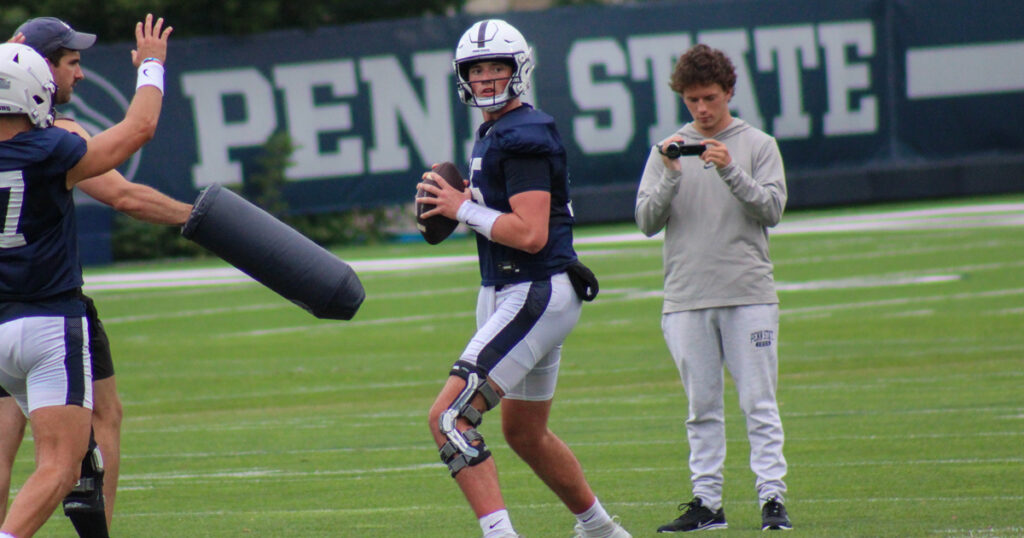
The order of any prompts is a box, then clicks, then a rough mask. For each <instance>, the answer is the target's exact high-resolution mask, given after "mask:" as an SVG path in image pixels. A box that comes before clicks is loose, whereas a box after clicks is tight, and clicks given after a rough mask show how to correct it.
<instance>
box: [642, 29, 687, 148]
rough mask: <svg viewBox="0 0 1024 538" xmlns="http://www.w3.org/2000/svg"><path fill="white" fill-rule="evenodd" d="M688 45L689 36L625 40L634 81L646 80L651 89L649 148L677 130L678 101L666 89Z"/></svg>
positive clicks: (656, 36)
mask: <svg viewBox="0 0 1024 538" xmlns="http://www.w3.org/2000/svg"><path fill="white" fill-rule="evenodd" d="M690 45H691V42H690V35H689V34H667V35H655V36H637V37H630V38H629V39H627V40H626V46H627V48H628V49H629V65H630V74H632V76H633V80H634V81H637V82H643V81H647V80H649V81H651V85H652V87H653V89H654V111H655V117H654V123H653V124H652V125H651V126H650V128H648V129H647V143H648V144H652V145H653V144H657V143H658V142H661V141H662V140H664V139H665V137H666V136H668V135H669V134H670V133H673V132H675V131H676V130H677V129H678V128H679V110H680V104H681V100H680V99H679V96H678V95H677V94H676V92H674V91H672V88H671V87H669V81H670V80H671V79H672V71H673V69H674V68H675V62H676V60H677V59H678V58H679V56H681V55H682V54H683V52H686V50H687V49H689V48H690Z"/></svg>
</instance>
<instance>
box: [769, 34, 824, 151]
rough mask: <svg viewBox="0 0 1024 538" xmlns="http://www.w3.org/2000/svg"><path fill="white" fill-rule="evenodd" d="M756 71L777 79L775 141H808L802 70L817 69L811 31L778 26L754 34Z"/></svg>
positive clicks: (809, 126) (807, 121)
mask: <svg viewBox="0 0 1024 538" xmlns="http://www.w3.org/2000/svg"><path fill="white" fill-rule="evenodd" d="M754 46H755V48H756V49H757V69H758V71H762V72H775V73H776V74H777V75H778V78H779V97H780V99H781V103H780V109H779V115H778V116H776V117H775V118H773V120H772V126H771V127H772V133H773V134H774V135H775V138H807V137H808V136H810V135H811V116H810V114H808V113H807V111H806V110H805V108H804V89H803V83H802V81H801V78H802V77H803V70H804V69H817V68H818V43H817V41H816V40H815V37H814V27H813V26H811V25H806V26H777V27H774V28H758V29H756V30H754Z"/></svg>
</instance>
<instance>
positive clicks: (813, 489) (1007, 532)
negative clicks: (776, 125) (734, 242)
mask: <svg viewBox="0 0 1024 538" xmlns="http://www.w3.org/2000/svg"><path fill="white" fill-rule="evenodd" d="M1022 214H1024V198H1021V197H1011V198H989V199H981V200H969V201H953V202H943V203H929V204H924V203H922V204H907V205H899V206H882V207H871V208H856V209H843V210H836V211H815V212H807V211H804V212H792V213H790V214H788V215H787V216H786V217H785V218H784V225H783V226H781V227H780V228H779V230H778V231H777V232H776V233H773V235H772V254H773V257H774V259H775V265H776V280H777V282H778V284H779V288H780V296H781V300H782V303H781V312H782V318H781V327H780V333H781V334H780V342H781V348H780V388H779V403H780V405H781V410H782V419H783V424H784V427H785V431H786V446H785V454H786V457H787V459H788V460H789V463H790V472H789V475H788V477H787V482H788V485H789V494H788V498H787V505H788V508H789V512H790V515H791V517H792V519H793V523H794V526H795V530H794V531H793V532H792V535H799V536H813V537H834V536H865V537H873V536H899V537H905V536H936V537H967V536H972V537H979V536H984V537H992V536H1024V220H1022V219H1021V215H1022ZM577 235H578V247H577V248H578V250H579V252H580V254H581V257H582V259H583V260H584V261H585V262H586V263H587V264H588V265H590V266H591V267H592V268H593V269H594V271H595V272H596V273H597V274H598V276H599V277H600V279H601V295H600V296H599V297H598V299H597V300H596V301H595V302H594V303H590V304H587V305H586V306H585V308H584V311H583V316H582V319H581V321H580V323H579V325H578V327H577V328H576V330H575V331H574V332H573V333H572V335H571V336H570V338H569V340H568V341H567V342H566V345H565V348H564V352H563V360H562V371H561V378H560V383H559V388H558V392H557V394H556V397H555V399H556V401H555V406H554V411H553V415H552V419H551V427H552V429H553V430H554V431H555V432H557V433H558V434H559V435H560V436H561V437H562V438H563V439H564V440H565V441H566V442H567V443H568V444H569V445H570V446H571V447H572V448H573V450H574V451H575V452H576V455H577V456H578V457H579V459H580V461H581V462H582V464H583V467H584V469H585V471H586V472H587V476H588V478H589V480H590V482H591V484H592V485H593V487H594V489H595V490H596V491H597V493H598V495H599V496H600V498H601V500H602V502H603V503H604V505H605V506H606V507H607V508H608V509H609V511H610V512H611V513H613V514H617V515H619V516H620V517H621V519H622V522H623V523H624V525H625V526H626V527H627V528H628V529H629V530H630V531H631V532H632V533H633V535H634V536H654V535H655V533H654V531H655V529H656V528H657V527H658V525H660V524H662V523H665V522H667V521H669V520H671V519H673V518H675V517H676V516H677V515H678V512H677V511H676V506H677V505H678V504H679V503H681V502H685V501H688V500H689V499H690V489H689V487H690V485H689V472H688V470H687V466H686V457H687V454H688V449H687V446H686V440H685V432H684V426H683V420H684V419H685V413H686V400H685V396H684V394H683V391H682V386H681V384H680V382H679V379H678V374H677V373H676V370H675V367H674V366H673V364H672V360H671V358H670V357H669V355H668V352H667V350H666V348H665V344H664V341H663V340H662V336H661V331H660V326H659V317H660V307H661V294H660V292H661V280H662V278H661V275H662V273H661V245H662V243H661V240H660V239H657V238H656V239H642V238H639V237H638V234H637V233H636V229H635V227H634V226H632V225H630V224H628V223H627V224H623V225H618V226H602V227H584V228H581V229H579V230H578V231H577ZM339 255H340V256H342V257H343V258H345V259H346V260H351V261H353V262H354V264H355V265H356V266H357V270H359V271H360V275H361V277H362V279H363V283H364V285H365V287H366V291H367V299H366V302H365V303H364V305H363V307H362V309H361V311H360V312H359V313H358V315H357V316H356V318H355V319H354V320H353V321H350V322H330V321H319V320H316V319H314V318H313V317H312V316H310V315H309V314H307V313H305V312H303V311H302V310H300V309H299V308H297V307H295V306H294V305H292V304H291V303H288V302H286V301H284V300H283V299H281V298H279V297H278V296H276V295H274V294H273V293H272V292H270V291H268V290H266V289H264V288H262V287H260V286H258V285H255V284H251V283H240V284H232V283H230V281H231V278H230V276H224V275H223V274H221V273H223V271H221V272H218V271H205V269H209V268H223V267H224V266H223V265H221V264H218V263H215V262H212V261H206V262H194V261H191V262H176V263H163V264H159V265H146V266H130V267H115V268H104V269H102V270H90V271H88V272H87V282H88V283H89V290H90V292H91V293H92V294H93V295H94V296H95V298H96V303H97V305H98V307H99V309H100V313H101V316H102V317H103V319H104V320H105V323H106V327H107V330H108V332H109V334H110V338H111V341H112V345H113V349H114V358H115V364H116V367H117V379H118V385H119V389H120V392H121V395H122V398H123V400H124V405H125V422H124V441H123V452H124V456H123V460H122V463H123V466H122V470H121V473H122V475H121V489H120V493H119V494H118V497H117V515H116V518H115V525H114V529H113V531H114V534H115V535H116V536H122V537H164V536H196V537H201V536H217V537H221V536H225V537H226V536H264V537H319V536H345V537H377V536H379V537H393V536H408V537H454V536H460V537H473V536H479V527H478V526H477V523H476V520H475V519H474V517H473V515H472V513H471V512H470V510H469V508H468V507H467V506H466V504H465V502H464V500H463V498H462V496H461V494H460V493H459V491H458V489H457V488H456V487H455V485H454V483H453V482H452V480H451V479H450V478H449V477H448V473H447V472H446V469H445V468H444V467H443V466H442V464H441V463H440V461H439V460H438V456H437V451H436V449H435V448H434V447H433V445H432V441H431V437H430V434H429V431H428V424H427V419H426V415H427V409H428V407H429V406H430V404H431V402H432V401H433V398H434V396H435V395H436V393H437V391H438V390H439V389H440V387H441V385H442V383H443V382H444V379H445V377H446V376H447V372H448V368H449V367H450V365H451V363H452V362H453V361H454V360H455V358H456V357H457V355H458V353H459V352H460V351H461V348H462V346H463V345H464V343H465V342H466V340H467V338H468V337H469V335H470V334H471V332H472V329H473V317H472V311H473V307H474V301H475V296H476V289H477V283H478V274H477V269H476V266H475V250H474V246H473V243H472V242H471V241H470V240H469V239H467V238H466V237H465V236H457V237H453V238H452V239H450V240H449V241H446V242H445V243H443V244H441V245H439V246H437V247H430V246H428V245H426V244H424V243H411V244H396V245H388V246H383V247H367V248H353V249H348V250H343V251H340V252H339ZM432 256H445V257H446V258H443V259H442V260H440V261H439V260H436V259H435V260H431V259H430V257H432ZM393 258H401V259H403V260H404V261H406V262H408V263H399V262H394V261H385V260H391V259H393ZM199 269H203V271H198V270H199ZM157 270H159V271H174V272H175V273H165V274H163V275H156V276H154V275H151V274H150V272H152V271H157ZM192 270H197V271H196V272H194V273H189V272H188V271H192ZM182 271H184V272H185V273H184V275H185V276H187V277H188V278H189V279H191V280H199V279H203V278H212V279H214V280H216V279H217V278H219V279H222V280H223V282H222V283H220V284H218V285H207V286H186V285H178V284H176V283H175V279H176V278H178V277H180V276H182V274H183V273H181V272H182ZM115 273H116V274H115ZM157 279H159V280H161V282H162V285H163V286H164V287H149V285H142V284H143V283H144V282H142V281H146V280H157ZM136 282H138V284H137V285H138V286H139V287H130V286H128V285H129V284H133V283H136ZM119 288H127V289H119ZM726 404H727V419H726V420H727V428H728V430H727V431H728V449H729V454H728V460H727V463H726V469H725V476H726V484H725V508H726V514H727V516H728V521H729V529H728V530H727V531H723V532H720V533H719V534H720V535H724V536H731V535H735V536H753V535H755V534H757V535H759V534H760V530H759V529H760V513H759V510H758V507H757V504H756V499H755V494H754V491H753V482H754V477H753V475H752V473H751V472H750V470H749V467H748V464H747V462H748V445H747V443H746V437H745V433H744V426H743V418H742V416H741V414H740V412H739V409H738V406H737V403H736V394H735V390H734V389H733V388H732V385H731V384H730V385H729V387H728V392H727V395H726ZM499 424H500V421H499V415H498V410H495V411H492V412H491V413H489V414H488V415H486V417H485V420H484V424H483V425H482V433H483V434H484V435H485V437H486V438H487V441H488V445H489V446H490V447H491V448H492V449H493V452H494V455H495V458H496V459H497V463H498V467H499V472H500V476H501V480H502V485H503V487H504V493H505V497H506V501H507V503H508V506H509V510H510V512H511V515H512V519H513V522H514V523H515V524H516V526H517V528H518V529H519V531H520V533H522V534H523V535H524V536H527V537H561V536H566V537H567V536H572V527H573V524H574V520H573V518H572V516H571V515H570V514H569V513H568V512H567V511H566V510H565V509H564V508H563V507H562V506H561V505H560V504H559V502H558V501H557V499H556V498H555V497H554V496H553V495H552V494H551V493H550V492H549V491H548V490H547V489H546V488H545V487H544V486H543V485H542V484H541V483H540V481H539V480H538V479H537V478H536V477H535V476H533V474H532V473H531V472H530V471H529V469H528V468H527V467H526V466H525V464H523V463H522V462H521V461H518V460H517V459H516V457H515V456H514V454H512V453H511V451H510V450H509V449H508V447H507V445H505V444H504V441H503V440H502V439H501V433H500V426H499ZM31 450H32V444H31V442H30V441H29V442H26V444H25V445H24V446H23V448H22V452H21V453H20V454H19V458H18V461H17V463H16V472H15V476H14V484H16V485H20V484H21V483H22V482H23V481H24V479H25V477H26V475H27V473H29V472H30V471H31V468H32V453H31ZM40 536H60V537H64V536H73V531H72V530H71V526H70V523H69V522H68V521H67V519H66V518H65V517H64V516H63V515H61V513H60V512H58V513H57V514H56V515H55V516H54V517H53V518H52V519H51V520H50V522H49V523H48V524H47V525H46V526H45V527H44V528H43V530H42V531H41V533H40Z"/></svg>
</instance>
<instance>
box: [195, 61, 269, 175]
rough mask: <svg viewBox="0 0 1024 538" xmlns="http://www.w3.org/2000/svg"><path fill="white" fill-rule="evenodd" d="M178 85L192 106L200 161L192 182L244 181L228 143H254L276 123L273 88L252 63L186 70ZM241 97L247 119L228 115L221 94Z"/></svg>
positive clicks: (241, 145) (234, 146)
mask: <svg viewBox="0 0 1024 538" xmlns="http://www.w3.org/2000/svg"><path fill="white" fill-rule="evenodd" d="M181 87H182V89H183V91H184V92H185V95H187V96H188V97H189V98H190V99H192V106H193V108H194V112H195V126H196V145H197V146H198V156H199V162H197V163H196V165H195V166H193V167H192V180H193V183H194V184H195V186H196V187H205V186H207V185H212V184H214V183H223V184H226V185H231V184H239V183H241V182H242V167H241V165H239V164H238V163H236V162H231V159H230V156H229V155H228V151H229V150H230V149H231V148H238V147H246V146H258V145H260V144H263V143H264V142H265V141H266V140H267V137H269V136H270V135H271V133H273V132H274V129H275V128H276V127H277V119H276V118H277V116H276V114H275V113H274V90H273V88H271V86H270V83H269V82H267V79H265V78H263V76H262V75H261V74H260V72H259V71H257V70H256V69H229V70H223V71H215V72H207V73H185V74H184V75H182V77H181ZM230 96H238V97H241V99H242V102H243V104H244V105H245V109H244V111H245V119H243V120H240V121H230V122H229V121H228V120H227V118H226V117H225V110H224V98H225V97H230Z"/></svg>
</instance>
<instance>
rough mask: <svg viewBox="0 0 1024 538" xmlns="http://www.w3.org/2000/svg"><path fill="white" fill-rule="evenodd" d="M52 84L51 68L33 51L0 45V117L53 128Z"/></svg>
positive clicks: (53, 84)
mask: <svg viewBox="0 0 1024 538" xmlns="http://www.w3.org/2000/svg"><path fill="white" fill-rule="evenodd" d="M56 91H57V85H56V84H55V83H54V82H53V74H52V73H51V72H50V65H49V64H48V63H47V62H46V60H45V59H44V58H43V57H42V56H40V55H39V53H38V52H36V51H35V50H34V49H32V47H29V46H27V45H21V44H18V43H4V44H2V45H0V114H25V115H27V116H28V118H29V120H30V121H31V122H32V125H35V126H36V127H49V126H51V125H53V94H54V92H56Z"/></svg>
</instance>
